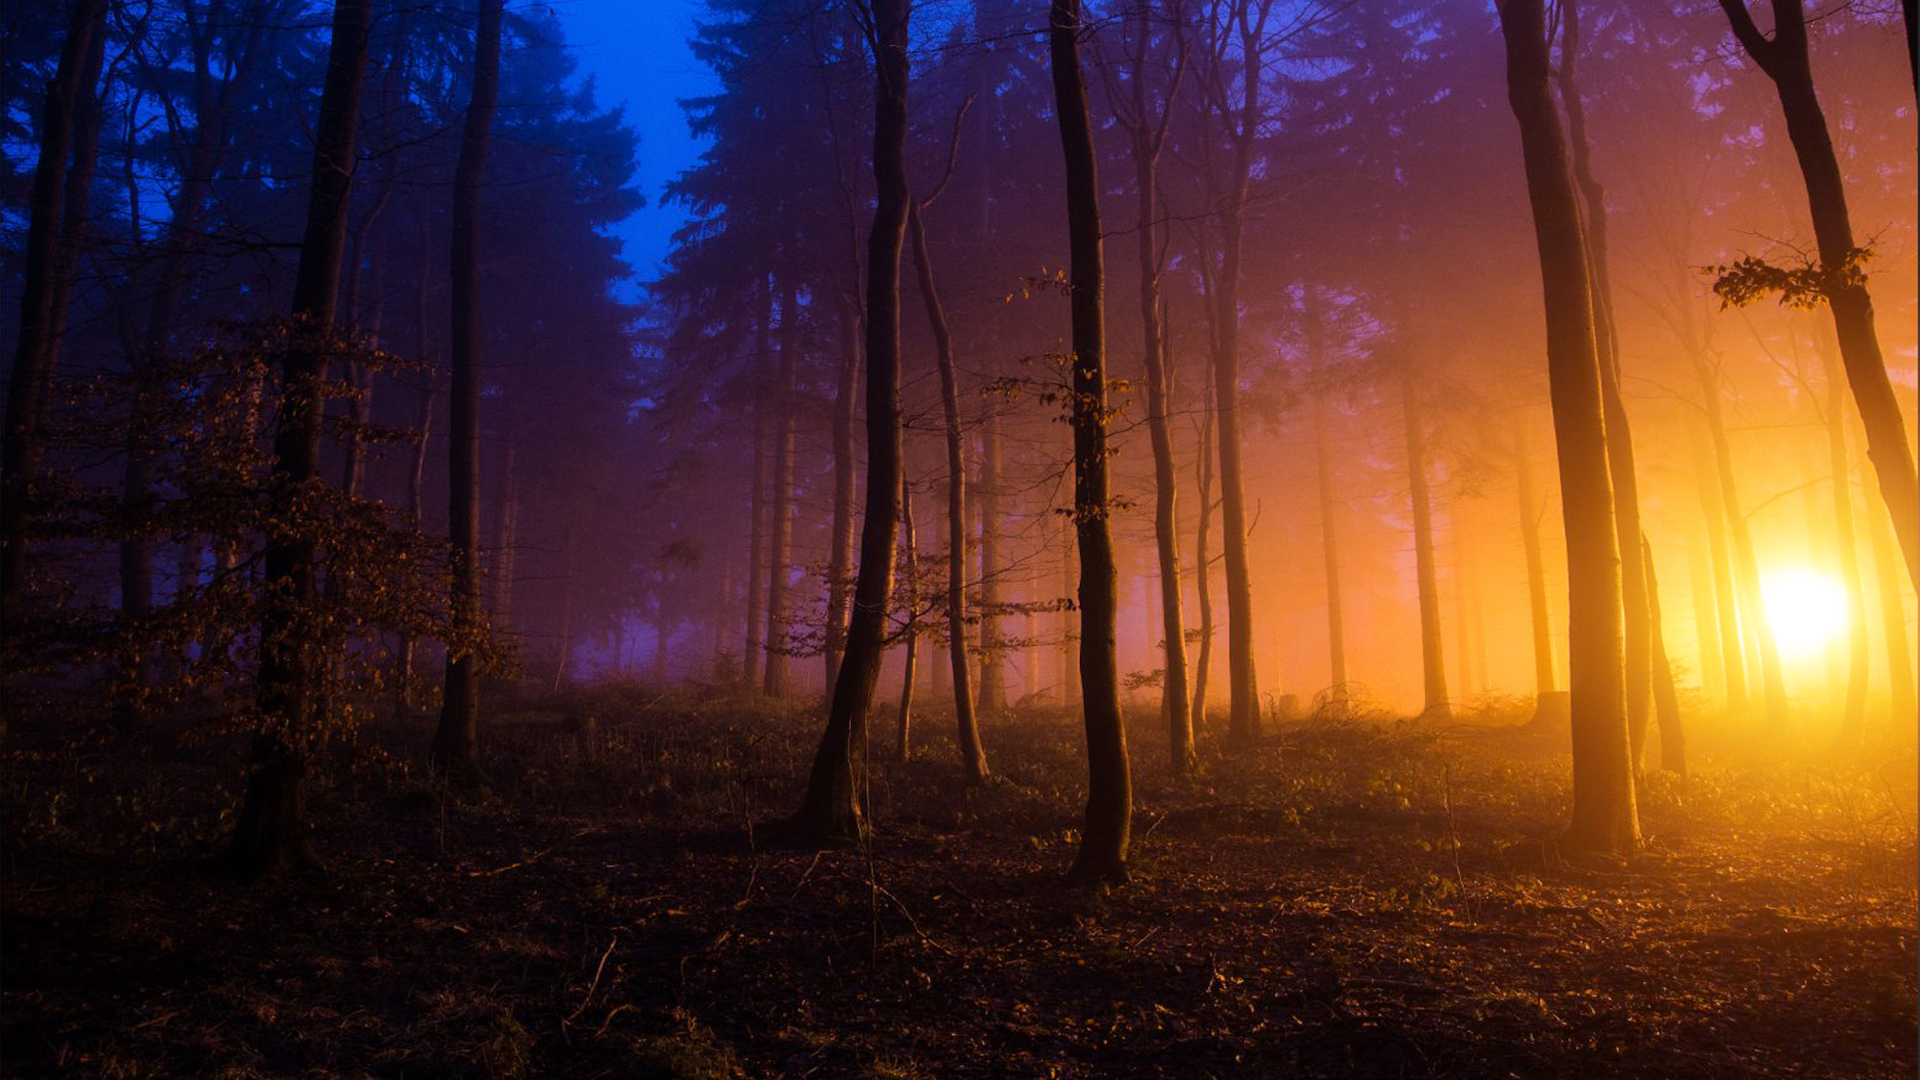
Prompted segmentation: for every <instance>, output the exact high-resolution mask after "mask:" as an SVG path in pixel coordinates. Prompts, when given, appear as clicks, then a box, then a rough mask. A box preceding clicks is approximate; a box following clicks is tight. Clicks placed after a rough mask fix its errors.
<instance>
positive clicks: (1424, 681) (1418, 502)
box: [1400, 372, 1453, 720]
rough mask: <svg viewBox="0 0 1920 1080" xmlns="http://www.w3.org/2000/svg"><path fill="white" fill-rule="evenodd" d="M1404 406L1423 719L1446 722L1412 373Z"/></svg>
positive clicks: (1429, 511) (1436, 588)
mask: <svg viewBox="0 0 1920 1080" xmlns="http://www.w3.org/2000/svg"><path fill="white" fill-rule="evenodd" d="M1400 402H1401V411H1402V413H1403V415H1404V416H1405V419H1406V428H1407V484H1408V487H1409V489H1410V490H1411V491H1412V492H1413V566H1414V579H1415V583H1416V585H1417V586H1418V589H1419V595H1420V671H1421V688H1422V690H1421V705H1420V715H1421V716H1423V717H1431V718H1435V719H1442V720H1444V719H1446V718H1447V717H1449V716H1452V715H1453V707H1452V706H1451V705H1450V704H1448V701H1447V660H1446V652H1445V651H1444V650H1443V649H1442V647H1441V643H1440V581H1439V574H1438V571H1437V570H1436V569H1435V566H1434V558H1433V499H1432V495H1431V493H1430V492H1429V491H1428V487H1427V450H1426V446H1427V434H1426V422H1425V421H1424V420H1423V419H1422V418H1421V415H1420V395H1419V392H1418V390H1417V389H1416V388H1415V386H1414V380H1413V375H1412V373H1411V372H1409V373H1407V374H1406V376H1405V379H1404V382H1403V385H1402V389H1401V397H1400Z"/></svg>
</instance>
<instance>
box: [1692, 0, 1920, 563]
mask: <svg viewBox="0 0 1920 1080" xmlns="http://www.w3.org/2000/svg"><path fill="white" fill-rule="evenodd" d="M1720 7H1721V9H1722V10H1724V11H1725V12H1726V13H1727V20H1728V22H1729V23H1731V24H1732V26H1733V36H1734V38H1735V39H1736V40H1738V41H1739V42H1740V46H1741V48H1743V49H1745V50H1746V53H1747V55H1748V56H1749V57H1751V58H1752V59H1753V62H1754V63H1755V64H1756V65H1758V66H1759V68H1760V70H1761V71H1763V72H1765V73H1766V74H1767V77H1768V78H1770V79H1772V80H1773V85H1774V89H1775V90H1776V91H1778V93H1779V97H1780V111H1781V113H1782V114H1783V115H1784V116H1785V117H1786V121H1787V138H1788V140H1789V141H1791V142H1792V143H1793V152H1794V156H1795V157H1796V158H1798V159H1799V162H1800V175H1801V178H1802V179H1803V180H1804V181H1805V182H1806V188H1807V208H1808V210H1809V211H1810V212H1811V214H1812V217H1813V235H1814V239H1815V241H1816V244H1817V246H1818V248H1819V252H1820V266H1821V268H1822V269H1823V270H1824V271H1825V272H1826V273H1827V275H1828V276H1829V280H1828V281H1827V282H1826V283H1825V285H1824V288H1825V291H1826V301H1827V306H1828V307H1829V308H1830V309H1832V312H1833V329H1834V332H1835V334H1836V335H1837V336H1838V337H1839V339H1840V359H1841V361H1842V363H1843V365H1844V366H1845V368H1846V372H1847V382H1848V384H1849V385H1850V386H1851V387H1852V389H1853V401H1854V405H1855V406H1856V407H1857V408H1858V409H1859V410H1860V420H1861V423H1862V425H1863V426H1864V427H1865V428H1866V432H1867V460H1869V461H1871V462H1872V463H1873V468H1874V473H1875V474H1876V475H1877V476H1878V478H1879V480H1880V495H1881V499H1882V500H1883V501H1884V502H1885V503H1886V508H1887V513H1888V515H1889V516H1890V517H1891V519H1892V521H1893V531H1894V534H1895V535H1896V536H1898V537H1899V540H1900V553H1901V555H1902V556H1903V557H1904V558H1905V560H1906V564H1907V581H1908V583H1909V584H1916V585H1920V478H1916V476H1915V472H1914V465H1913V451H1912V449H1911V448H1910V447H1909V445H1908V443H1907V429H1906V420H1905V419H1904V418H1903V417H1902V416H1901V415H1900V399H1899V397H1898V396H1896V395H1895V393H1894V390H1893V382H1892V380H1890V379H1889V378H1888V377H1887V362H1886V359H1885V358H1884V357H1883V356H1882V355H1881V353H1880V337H1879V334H1878V333H1877V331H1876V330H1875V329H1874V325H1873V298H1872V296H1871V295H1869V294H1868V292H1867V285H1866V276H1865V273H1864V271H1862V272H1861V273H1859V274H1858V276H1855V275H1853V274H1850V273H1848V272H1847V271H1848V270H1850V269H1855V268H1854V267H1852V263H1853V260H1854V258H1855V254H1856V250H1857V249H1856V248H1855V247H1854V241H1853V223H1852V221H1851V220H1850V219H1849V215H1848V211H1847V190H1846V182H1845V180H1844V179H1843V178H1842V176H1841V174H1840V159H1839V157H1838V156H1836V155H1835V153H1834V149H1833V139H1832V137H1831V136H1830V135H1829V134H1828V131H1827V117H1826V113H1825V112H1824V111H1822V109H1821V107H1820V98H1819V96H1818V95H1817V94H1815V93H1814V88H1813V67H1812V61H1811V59H1810V57H1809V55H1808V49H1807V14H1806V10H1805V7H1804V6H1803V5H1802V3H1801V0H1772V8H1773V37H1771V38H1767V37H1764V36H1762V35H1761V33H1760V30H1759V28H1758V27H1757V26H1755V25H1754V22H1753V16H1752V15H1750V14H1748V12H1747V5H1746V0H1720ZM1909 34H1911V28H1910V29H1909Z"/></svg>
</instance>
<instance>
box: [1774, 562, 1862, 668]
mask: <svg viewBox="0 0 1920 1080" xmlns="http://www.w3.org/2000/svg"><path fill="white" fill-rule="evenodd" d="M1760 592H1761V596H1762V597H1763V599H1764V600H1765V601H1766V605H1767V623H1768V625H1770V626H1771V627H1773V637H1774V641H1775V642H1777V643H1778V644H1779V646H1780V654H1781V655H1782V656H1784V657H1786V658H1788V659H1795V658H1801V657H1807V656H1813V655H1816V654H1818V653H1819V652H1820V651H1821V650H1822V649H1824V648H1826V645H1827V643H1828V642H1830V641H1832V640H1833V639H1834V638H1837V637H1839V636H1841V635H1842V634H1844V633H1846V632H1847V591H1846V589H1845V588H1843V587H1842V586H1841V584H1840V582H1839V581H1837V580H1835V579H1834V577H1833V576H1832V575H1831V574H1825V573H1822V572H1821V571H1819V570H1815V569H1813V568H1812V567H1809V566H1795V567H1789V568H1787V569H1783V570H1775V571H1773V572H1771V573H1769V574H1766V575H1765V576H1763V577H1762V578H1761V579H1760Z"/></svg>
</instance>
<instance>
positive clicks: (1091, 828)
mask: <svg viewBox="0 0 1920 1080" xmlns="http://www.w3.org/2000/svg"><path fill="white" fill-rule="evenodd" d="M1080 32H1081V23H1080V3H1079V0H1053V4H1052V9H1051V17H1050V22H1049V32H1048V52H1049V57H1050V59H1051V67H1052V69H1053V92H1054V101H1055V103H1056V108H1055V110H1054V111H1055V115H1056V116H1057V117H1058V118H1059V122H1060V143H1061V147H1062V149H1063V151H1064V154H1065V158H1066V193H1067V234H1068V243H1069V247H1070V249H1071V257H1070V265H1071V270H1070V279H1069V280H1070V285H1071V288H1072V306H1073V405H1072V410H1073V476H1074V491H1073V511H1074V512H1073V517H1074V526H1075V531H1076V533H1077V534H1078V540H1079V549H1080V590H1079V600H1080V684H1081V694H1082V701H1083V709H1084V713H1085V724H1086V734H1087V814H1086V826H1085V828H1084V829H1083V830H1082V831H1081V838H1080V852H1079V854H1078V855H1077V856H1076V857H1075V859H1074V864H1073V870H1072V873H1071V875H1070V876H1071V878H1072V880H1074V881H1077V882H1081V883H1083V884H1088V885H1101V884H1106V883H1119V882H1124V881H1125V880H1126V877H1127V845H1128V840H1129V838H1130V834H1131V832H1132V825H1133V780H1132V775H1131V771H1130V769H1129V767H1128V763H1127V731H1126V727H1125V725H1124V724H1122V722H1121V718H1120V673H1119V669H1118V665H1117V663H1116V662H1115V646H1116V642H1115V637H1114V619H1115V607H1116V597H1115V593H1116V590H1117V575H1116V571H1115V567H1114V559H1113V537H1112V534H1111V533H1110V532H1109V531H1108V522H1107V513H1108V506H1107V456H1108V455H1107V415H1106V405H1107V370H1106V327H1105V325H1104V318H1105V313H1104V310H1103V306H1104V303H1105V297H1104V295H1103V290H1104V282H1103V278H1104V275H1105V269H1104V267H1103V265H1102V257H1101V252H1100V202H1099V200H1100V186H1099V181H1098V179H1097V177H1096V175H1095V174H1096V164H1095V161H1096V155H1095V152H1094V145H1093V123H1092V120H1091V118H1090V117H1089V115H1088V112H1087V88H1086V84H1085V82H1084V81H1083V80H1082V78H1081V74H1080V51H1079V43H1078V38H1079V35H1080ZM1249 734H1251V731H1249Z"/></svg>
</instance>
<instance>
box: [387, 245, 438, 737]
mask: <svg viewBox="0 0 1920 1080" xmlns="http://www.w3.org/2000/svg"><path fill="white" fill-rule="evenodd" d="M423 231H424V230H423ZM421 250H422V251H424V250H426V247H425V245H422V246H421ZM427 275H428V270H427V268H426V267H425V266H424V265H423V266H422V267H421V271H420V307H419V310H418V311H416V312H415V318H416V320H417V322H416V324H415V325H416V330H415V339H414V344H415V353H416V355H417V356H418V357H419V358H420V359H421V360H422V361H425V360H426V356H427V340H426V339H427V334H426V322H425V317H426V296H427ZM439 396H440V384H439V379H438V377H437V375H436V373H435V372H434V371H433V370H432V369H431V368H429V369H428V371H427V378H426V385H425V386H423V387H422V388H421V390H420V411H419V413H418V419H417V420H416V421H415V422H414V430H415V431H416V432H418V433H419V440H418V441H417V442H415V443H414V444H413V462H412V465H411V467H410V468H409V469H408V471H407V523H408V524H409V525H411V526H412V527H413V528H415V529H418V528H420V527H421V523H422V521H423V520H424V517H425V514H426V487H427V448H428V444H429V443H431V442H432V439H433V407H434V400H435V399H436V398H438V397H439ZM419 648H420V643H419V640H418V639H416V638H415V637H414V636H413V634H411V633H407V634H402V635H401V637H400V657H399V661H400V674H399V678H398V679H397V680H395V686H394V706H395V708H396V709H397V710H398V712H399V713H401V714H402V715H405V714H407V713H410V712H412V711H413V677H414V669H415V667H416V666H417V665H416V664H415V659H416V657H417V654H418V653H419Z"/></svg>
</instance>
